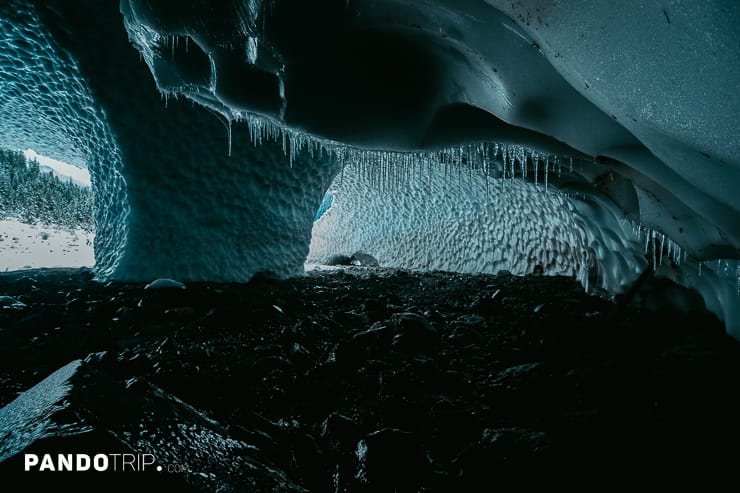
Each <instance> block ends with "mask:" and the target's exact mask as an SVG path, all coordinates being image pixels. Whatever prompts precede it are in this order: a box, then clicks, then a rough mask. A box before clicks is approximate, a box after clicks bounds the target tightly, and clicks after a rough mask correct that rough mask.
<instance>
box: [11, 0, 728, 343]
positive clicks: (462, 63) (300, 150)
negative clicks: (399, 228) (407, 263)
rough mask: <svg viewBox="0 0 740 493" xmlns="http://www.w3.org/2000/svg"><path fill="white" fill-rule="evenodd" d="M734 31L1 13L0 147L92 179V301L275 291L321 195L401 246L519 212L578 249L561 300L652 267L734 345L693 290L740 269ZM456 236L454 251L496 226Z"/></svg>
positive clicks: (341, 5)
mask: <svg viewBox="0 0 740 493" xmlns="http://www.w3.org/2000/svg"><path fill="white" fill-rule="evenodd" d="M739 21H740V8H738V5H737V3H736V2H734V1H732V0H711V1H709V2H703V3H701V5H700V4H692V3H687V2H677V1H666V2H662V3H660V2H658V3H652V4H650V3H645V2H641V1H639V0H626V1H624V2H611V1H609V0H590V1H589V0H575V1H573V2H559V3H558V2H556V3H552V2H542V1H540V0H523V1H520V2H513V3H512V2H507V1H504V0H486V1H485V2H479V1H474V0H462V1H457V0H456V1H452V0H434V1H424V2H422V1H416V0H413V1H407V2H397V1H395V0H373V1H371V0H357V1H352V2H320V3H316V2H299V1H297V0H273V1H270V2H261V1H256V0H255V1H252V0H250V1H248V2H223V3H213V2H205V3H204V2H195V1H187V2H183V3H181V4H178V7H176V8H175V7H173V4H172V3H171V2H165V1H151V0H123V1H122V2H120V8H119V7H116V6H114V5H108V4H107V3H104V2H96V1H94V0H80V1H76V2H66V1H64V0H49V1H48V2H44V3H43V4H41V3H37V2H30V1H27V0H11V1H10V2H5V3H4V4H3V6H1V7H0V33H2V36H0V62H2V63H0V84H2V94H3V99H2V100H0V127H1V128H2V132H0V145H3V146H6V147H11V148H23V149H25V148H27V147H29V146H30V147H33V148H34V149H36V150H38V151H40V152H42V153H43V154H45V155H49V156H51V157H55V158H58V159H62V160H65V161H67V162H71V163H74V164H83V165H86V166H87V167H88V168H89V169H90V171H91V174H92V181H93V187H94V189H95V193H96V201H97V202H96V229H97V236H96V240H95V241H96V245H95V247H96V248H95V255H96V269H97V273H98V277H99V278H100V279H125V280H146V281H151V280H152V279H155V278H160V277H173V278H177V279H182V280H185V281H191V280H240V281H243V280H247V279H249V278H250V277H251V276H252V275H254V274H255V273H256V272H260V271H271V272H273V273H276V274H278V275H291V274H295V273H296V272H298V271H299V270H300V269H301V266H302V265H303V260H304V259H305V257H306V254H307V253H308V248H309V242H310V234H311V228H312V224H313V219H314V216H315V213H316V210H317V208H318V207H319V204H320V203H321V200H322V197H324V196H325V193H326V191H327V190H328V189H329V187H330V185H331V183H332V181H333V180H338V181H336V182H335V185H334V186H336V189H337V190H338V194H337V195H336V196H335V201H336V203H335V204H334V206H333V207H332V209H330V210H329V212H328V213H327V214H326V215H325V216H324V217H322V218H320V219H319V221H318V222H317V227H319V226H321V227H325V225H327V224H329V223H330V221H331V220H332V219H331V218H332V216H337V217H335V219H334V220H338V218H339V216H340V212H341V214H345V213H348V211H345V210H344V209H341V208H336V209H335V207H338V206H340V205H341V204H342V203H343V202H342V201H343V200H345V199H346V197H343V196H342V195H341V189H342V183H344V184H345V185H344V186H346V187H349V189H348V190H350V195H353V196H354V197H355V199H353V200H354V202H355V204H353V205H356V206H357V208H358V211H360V210H368V211H369V210H376V209H377V211H378V212H382V213H383V214H384V216H383V217H390V216H389V215H388V214H387V212H388V210H389V209H391V208H386V210H381V209H380V208H379V205H378V204H379V203H380V202H381V199H380V197H385V198H390V197H399V196H402V195H403V194H406V195H408V198H409V199H410V198H411V197H417V198H418V199H420V200H421V202H420V203H417V202H414V204H416V205H413V206H411V205H409V207H412V210H413V213H409V214H408V218H406V219H407V223H406V225H405V226H406V227H408V228H410V227H411V226H412V223H413V219H414V218H416V217H417V216H418V217H427V216H429V215H430V214H431V215H434V213H435V211H436V209H434V210H432V211H427V210H426V207H436V205H435V204H453V205H452V207H453V208H456V209H455V210H456V211H457V212H458V213H463V212H466V213H467V212H471V211H473V210H475V208H472V206H470V204H471V203H472V201H473V197H472V195H471V196H468V195H469V194H473V195H475V197H478V198H481V199H482V198H485V199H486V200H494V201H495V200H496V197H504V196H505V195H506V194H514V195H517V194H520V192H521V191H522V190H525V189H526V190H527V192H526V194H525V195H526V197H529V198H526V199H524V198H522V200H524V201H525V202H526V201H531V202H530V206H529V207H530V208H531V207H532V205H533V204H535V203H537V204H543V203H548V201H556V202H557V201H558V200H561V201H562V204H568V206H567V209H568V211H569V212H568V213H567V214H564V215H562V216H561V215H560V214H563V210H560V209H558V210H557V211H551V213H550V214H548V216H549V219H543V221H544V222H543V223H542V224H541V225H545V224H547V225H548V226H547V227H548V228H550V226H553V225H554V224H555V222H556V221H555V220H554V218H556V217H559V218H561V220H562V221H565V222H564V223H563V225H562V226H563V228H561V231H559V232H558V234H557V235H556V234H554V233H553V234H551V233H550V232H548V233H546V236H547V237H548V238H550V239H553V238H560V236H559V235H561V234H566V233H564V231H566V230H567V231H570V232H572V231H581V232H582V233H583V235H584V236H583V237H582V238H581V237H578V238H577V241H575V240H574V242H571V241H570V239H569V241H568V242H565V244H567V245H569V246H576V245H578V246H581V245H584V244H585V245H586V246H587V249H588V251H589V252H590V253H589V254H588V255H586V256H584V257H583V258H581V259H577V257H576V256H573V255H572V256H571V257H569V259H570V260H569V261H568V262H569V263H566V264H567V268H565V270H568V269H570V270H573V269H575V270H576V271H577V270H578V269H579V268H580V267H577V266H576V264H578V265H579V266H580V265H582V264H584V262H585V261H584V260H583V259H585V258H586V257H587V256H590V257H592V258H593V259H594V262H595V265H594V266H591V269H590V270H589V272H590V273H591V274H589V275H588V276H583V275H582V276H581V278H582V282H584V285H585V284H588V285H589V287H590V288H594V289H597V288H598V289H606V290H608V291H610V292H612V293H618V292H621V291H622V290H624V289H626V288H627V286H628V285H629V283H630V282H631V280H633V279H634V278H635V276H637V275H638V274H639V272H641V271H642V270H644V269H645V268H648V264H651V265H652V267H651V268H654V269H655V271H656V274H659V275H665V276H667V277H671V278H672V279H676V280H678V282H680V283H682V284H684V285H689V286H693V287H695V288H696V289H698V290H699V291H700V292H701V293H702V295H703V296H704V299H705V301H706V303H707V306H708V307H709V308H710V309H712V310H713V311H714V312H715V313H718V314H719V315H720V316H722V317H723V318H724V319H725V321H726V322H727V323H728V327H729V328H730V330H731V331H734V332H735V333H740V325H738V324H740V322H737V319H738V317H737V316H736V315H733V313H736V311H737V310H738V308H736V307H737V306H738V305H740V303H738V298H737V291H738V289H737V285H738V283H740V277H738V272H737V269H735V273H734V275H735V281H734V282H731V281H732V279H730V277H731V276H730V275H729V274H727V273H728V272H731V271H732V270H733V269H732V265H735V264H732V263H731V262H730V264H728V265H730V267H728V268H724V267H723V268H716V269H715V268H711V267H710V268H708V266H710V265H711V264H712V262H715V261H716V260H717V259H720V261H721V262H725V261H732V259H736V258H738V257H740V255H739V248H740V220H738V219H739V218H740V201H738V198H737V195H736V192H735V190H736V189H737V187H738V185H740V148H738V141H737V139H736V138H735V137H736V135H737V134H738V123H737V115H738V114H740V98H737V90H738V88H739V87H740V65H738V64H737V63H736V59H737V56H738V53H740V36H738V27H737V26H739V25H740V22H739ZM152 77H153V81H152ZM431 170H433V172H434V173H444V175H443V176H444V178H441V177H438V178H431V179H430V177H431V176H432V171H431ZM425 178H426V180H427V182H426V184H423V183H422V180H423V179H425ZM514 178H516V179H517V180H513V179H514ZM520 179H523V180H522V182H519V180H520ZM524 182H527V183H529V184H531V185H529V184H525V183H524ZM466 183H468V184H469V183H474V185H472V186H470V187H471V189H470V190H468V189H467V188H466V185H465V184H466ZM425 187H426V188H425ZM430 189H431V190H437V191H436V192H435V193H437V195H435V196H436V197H437V198H438V199H435V200H427V203H426V204H424V199H425V198H427V196H426V195H425V190H426V191H429V190H430ZM444 189H448V190H452V191H453V192H454V193H453V197H444V194H443V193H442V190H444ZM535 191H536V192H537V193H530V192H535ZM553 192H555V195H554V196H551V195H553ZM522 193H523V192H522ZM443 197H444V198H443ZM401 198H403V197H401ZM455 198H458V199H459V200H457V201H456V200H455ZM476 200H477V199H476ZM525 202H522V203H525ZM345 203H347V202H345ZM466 207H469V208H468V209H466ZM481 207H482V206H481ZM497 207H498V209H505V207H504V206H503V205H500V204H499V205H498V206H497ZM522 207H524V206H522ZM545 208H546V209H547V207H545ZM437 212H439V213H440V214H441V215H444V214H447V212H445V211H437ZM519 212H520V211H514V213H515V216H516V214H517V213H519ZM465 217H466V219H463V220H461V221H459V223H457V224H456V226H455V228H456V229H457V230H458V234H459V235H460V238H461V239H462V238H465V239H466V241H470V242H471V244H478V243H481V242H482V241H483V240H482V239H481V236H476V235H485V234H487V233H486V232H490V231H491V230H492V229H493V230H495V227H496V226H497V225H496V224H490V223H489V222H487V219H485V218H477V219H475V220H471V218H470V217H468V216H465ZM388 221H400V219H399V218H394V217H391V219H388ZM338 223H339V222H338ZM363 224H367V221H366V222H365V223H363ZM393 224H395V222H393V223H391V222H389V223H388V227H391V226H392V225H393ZM472 224H477V225H479V227H478V228H476V227H472ZM566 224H567V225H568V227H567V228H565V225H566ZM538 227H539V226H538ZM538 227H533V228H532V229H531V232H530V234H532V235H537V234H539V233H538V231H552V229H547V228H546V229H545V230H538V229H537V228H538ZM520 228H523V229H526V227H524V226H521V227H520ZM376 229H382V228H381V227H380V226H378V227H377V228H376ZM371 230H372V228H370V229H367V230H365V231H364V232H362V233H361V234H360V237H362V238H364V239H365V240H368V241H369V237H370V236H372V235H373V234H376V233H377V234H380V233H379V232H378V231H376V232H375V233H373V232H372V231H371ZM323 234H324V235H325V237H327V238H328V237H331V236H336V237H342V238H345V239H344V240H342V241H349V239H348V238H349V237H350V236H351V235H352V234H355V233H351V232H350V231H348V230H345V229H340V230H336V231H328V230H327V231H325V232H324V233H323ZM569 234H570V233H567V234H566V235H569ZM347 235H349V236H347ZM576 236H577V235H576ZM568 237H569V238H570V236H568ZM574 238H575V237H574ZM522 241H523V240H522ZM425 245H426V244H425ZM561 246H562V245H561ZM517 248H519V247H517ZM522 248H524V247H522ZM558 248H560V247H557V248H554V249H552V251H558ZM450 251H451V250H450ZM515 251H516V252H517V255H519V254H520V253H521V250H515ZM537 251H538V252H539V253H538V254H536V255H534V257H537V258H539V256H540V255H544V253H543V252H545V251H550V250H548V249H544V250H537ZM426 255H433V252H432V253H426ZM457 255H463V253H462V252H454V253H449V254H447V253H446V254H445V258H444V259H441V258H437V259H433V258H432V259H431V260H430V262H431V264H435V262H436V263H437V264H440V265H441V264H443V263H445V262H446V264H445V265H458V264H459V265H462V264H463V263H465V259H464V258H457V257H456V256H457ZM513 258H516V255H512V260H511V262H515V260H513ZM699 262H703V264H699ZM473 264H475V262H472V263H471V264H470V265H471V267H469V268H471V269H474V268H478V267H475V266H473ZM566 264H563V265H566ZM521 265H522V267H521V270H522V272H525V271H527V269H530V268H531V267H530V266H529V264H521ZM525 265H527V267H525ZM699 265H702V275H701V276H699V275H698V272H699ZM721 265H725V264H721ZM730 295H733V296H730Z"/></svg>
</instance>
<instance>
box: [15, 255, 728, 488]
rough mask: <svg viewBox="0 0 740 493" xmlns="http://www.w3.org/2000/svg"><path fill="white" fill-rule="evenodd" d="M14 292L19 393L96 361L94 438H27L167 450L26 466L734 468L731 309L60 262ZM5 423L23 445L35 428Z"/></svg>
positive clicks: (441, 471)
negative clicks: (137, 280)
mask: <svg viewBox="0 0 740 493" xmlns="http://www.w3.org/2000/svg"><path fill="white" fill-rule="evenodd" d="M0 295H6V296H11V297H13V298H14V299H15V300H17V301H19V302H21V303H22V304H23V305H25V306H21V305H18V304H16V305H12V304H10V303H9V302H8V300H7V299H6V301H5V306H4V307H2V308H0V407H3V406H6V405H7V404H8V403H10V402H11V401H13V400H14V399H15V398H16V397H17V396H18V394H19V392H22V391H24V390H26V389H29V388H31V387H33V386H34V385H36V384H37V383H38V382H39V381H41V380H43V379H44V378H45V377H46V376H47V375H49V374H50V373H52V372H54V371H55V370H57V369H58V368H60V367H62V366H64V365H66V364H67V363H69V362H70V361H72V360H74V359H77V358H80V359H85V358H87V359H86V361H85V362H84V363H83V364H82V365H81V366H80V367H79V368H78V369H77V370H76V372H75V374H74V375H73V376H72V377H71V379H70V383H69V386H70V388H71V390H69V394H68V396H67V397H66V399H65V402H64V404H63V405H60V406H58V409H56V408H55V410H54V411H53V413H52V416H51V421H53V422H55V423H57V424H59V423H62V424H65V425H68V426H70V427H72V428H74V426H78V427H82V426H84V427H85V428H84V429H85V431H86V433H83V434H81V435H74V434H72V435H70V436H67V435H68V434H67V433H63V432H59V431H56V432H55V431H52V432H50V433H48V435H49V436H47V437H45V438H43V437H40V436H33V437H32V440H31V442H32V443H30V445H28V447H26V448H25V450H26V451H36V452H38V453H62V452H64V453H78V452H83V451H87V452H91V453H99V452H112V451H119V452H126V451H128V452H135V453H143V452H148V453H153V454H154V455H155V456H156V457H157V460H158V463H159V464H165V466H166V468H165V470H164V471H163V472H160V473H156V472H151V471H147V472H146V473H137V474H133V473H127V474H121V473H115V474H114V473H110V472H109V473H96V474H81V473H69V474H67V475H61V474H57V475H54V474H48V473H37V474H25V475H23V476H22V477H23V480H24V481H26V482H28V481H42V480H43V481H47V482H52V483H53V484H54V485H56V486H58V485H59V484H60V481H69V482H71V483H73V484H74V485H76V486H78V487H79V489H82V486H83V485H93V486H94V487H95V488H100V487H101V486H105V485H113V484H116V485H119V486H120V485H128V486H129V487H132V488H133V487H137V486H142V485H143V486H147V487H152V485H159V486H160V487H162V488H169V489H171V490H172V491H185V490H187V491H301V488H303V489H305V490H309V491H316V492H324V491H326V492H334V491H337V492H338V491H478V490H480V489H481V485H494V484H501V482H502V481H504V480H507V479H514V480H516V481H518V482H520V483H521V482H530V481H545V482H550V481H554V480H556V479H564V480H566V481H572V482H577V480H578V478H583V477H585V476H587V475H591V474H592V473H596V474H601V475H602V479H603V478H609V477H614V478H618V477H621V478H629V477H637V476H638V474H641V473H645V472H649V473H651V474H652V475H653V476H659V475H660V474H663V473H668V472H670V474H671V475H672V477H673V478H674V479H676V478H681V477H683V476H684V475H695V474H706V473H709V472H712V474H713V473H714V472H721V471H722V470H723V468H724V467H730V466H732V465H733V464H734V465H736V458H737V454H736V453H734V452H732V451H733V450H736V449H737V444H738V443H740V441H738V439H739V438H740V419H739V418H740V403H739V402H738V399H737V398H736V395H735V394H736V393H737V390H738V376H740V372H739V371H738V370H740V346H739V345H738V344H737V343H736V342H735V340H734V339H731V338H730V337H729V336H727V335H726V334H725V333H724V329H723V327H722V325H721V324H720V322H719V321H717V320H716V319H715V318H714V317H712V316H710V315H708V314H706V313H701V312H695V313H688V314H686V313H683V314H682V313H678V312H676V311H641V310H638V309H635V308H631V307H629V306H626V305H624V304H618V303H613V302H610V301H607V300H604V299H600V298H597V297H593V296H587V295H586V294H584V293H583V290H582V289H581V287H580V286H579V285H578V284H577V283H576V282H575V281H573V280H571V279H566V278H558V277H540V276H528V277H515V276H511V275H508V274H500V275H496V276H493V275H458V274H450V273H417V272H409V271H400V270H386V269H362V268H347V269H343V270H338V271H333V272H318V271H315V272H309V273H307V275H306V276H304V277H300V278H296V279H289V280H282V281H278V280H271V279H268V278H259V279H256V280H254V281H252V282H251V283H249V284H244V285H238V284H212V283H208V284H205V283H204V284H198V283H193V284H189V285H188V286H187V289H185V290H181V289H144V285H143V284H122V283H109V284H100V283H96V282H95V281H94V280H93V276H92V274H91V272H90V271H88V270H85V269H82V270H64V269H51V270H33V271H22V272H15V273H5V274H0ZM102 352H105V353H102ZM91 353H98V354H93V355H91V356H88V355H90V354H91ZM32 407H33V406H32ZM33 412H34V411H33V410H32V411H31V414H33ZM37 412H39V413H41V412H40V411H37ZM41 414H43V413H41ZM44 416H46V415H44ZM42 418H43V416H37V417H35V418H33V417H32V418H30V421H29V420H28V419H26V421H22V420H21V421H22V423H21V424H23V423H26V425H28V423H29V422H32V421H34V420H38V421H43V419H42ZM6 419H7V417H6ZM44 419H45V418H44ZM0 421H2V420H1V419H0ZM1 425H2V423H0V441H2V440H5V441H6V445H5V448H6V451H7V449H8V447H9V446H10V445H8V444H9V443H11V441H12V440H16V441H18V440H20V441H21V442H22V440H24V439H25V438H23V436H22V435H23V433H21V432H20V431H19V430H18V429H16V430H15V431H14V432H13V431H12V430H11V431H10V434H9V432H8V430H7V429H6V430H5V431H2V430H1V428H2V426H1ZM6 425H7V423H6ZM17 426H19V425H16V427H17ZM24 426H25V425H24ZM3 433H4V435H3ZM13 433H15V435H13ZM37 435H39V434H38V433H37ZM19 436H20V437H21V438H19ZM24 447H25V445H24ZM2 448H3V446H2V445H0V451H1V450H2ZM21 455H23V454H18V455H16V456H15V457H12V458H11V459H9V460H7V461H5V462H4V463H2V464H0V472H2V474H3V475H9V474H12V473H17V472H19V471H20V470H22V467H23V466H22V463H21V462H20V461H21V459H20V456H21ZM173 465H174V466H175V467H174V468H173V467H172V466H173ZM604 474H608V475H610V476H604ZM7 477H9V476H7ZM93 489H94V488H93ZM488 489H489V488H484V490H486V491H487V490H488Z"/></svg>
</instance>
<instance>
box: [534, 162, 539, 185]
mask: <svg viewBox="0 0 740 493" xmlns="http://www.w3.org/2000/svg"><path fill="white" fill-rule="evenodd" d="M538 173H539V161H538V160H537V159H535V161H534V186H535V188H536V187H538V186H539V184H538V183H537V180H538V176H537V175H538Z"/></svg>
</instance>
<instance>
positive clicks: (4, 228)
mask: <svg viewBox="0 0 740 493" xmlns="http://www.w3.org/2000/svg"><path fill="white" fill-rule="evenodd" d="M94 238H95V234H94V233H90V232H87V231H84V230H82V229H77V230H64V229H59V228H56V227H53V226H45V225H41V224H25V223H22V222H19V221H15V220H7V219H6V220H0V271H11V270H19V269H31V268H39V267H92V266H93V265H95V257H94V254H93V240H94Z"/></svg>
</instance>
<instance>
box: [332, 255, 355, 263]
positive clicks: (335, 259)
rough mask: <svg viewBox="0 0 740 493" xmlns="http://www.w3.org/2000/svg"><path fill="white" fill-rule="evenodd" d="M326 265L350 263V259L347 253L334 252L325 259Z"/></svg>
mask: <svg viewBox="0 0 740 493" xmlns="http://www.w3.org/2000/svg"><path fill="white" fill-rule="evenodd" d="M326 265H352V259H351V258H350V257H348V256H347V255H342V254H336V255H332V256H331V257H329V258H328V259H327V260H326Z"/></svg>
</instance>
